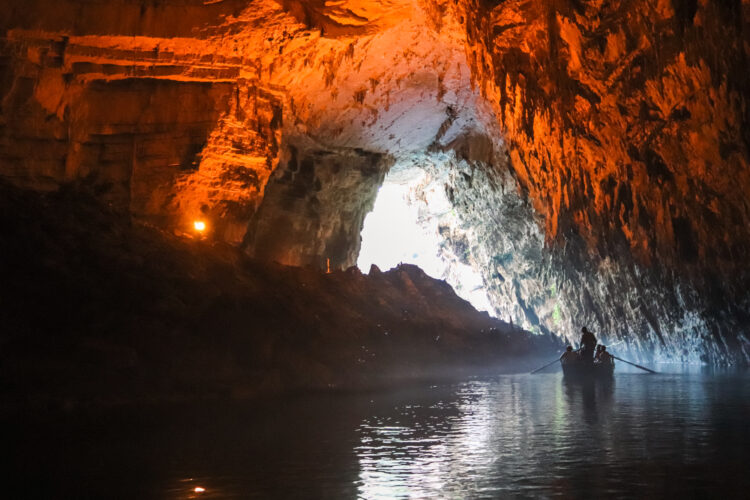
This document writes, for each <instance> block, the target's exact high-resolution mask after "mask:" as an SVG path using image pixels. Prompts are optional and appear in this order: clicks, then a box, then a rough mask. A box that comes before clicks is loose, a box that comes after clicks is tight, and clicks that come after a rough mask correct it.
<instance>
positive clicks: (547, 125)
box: [0, 0, 750, 360]
mask: <svg viewBox="0 0 750 500" xmlns="http://www.w3.org/2000/svg"><path fill="white" fill-rule="evenodd" d="M748 19H750V2H749V1H747V0H742V1H740V0H730V1H727V2H709V1H707V0H692V1H688V0H659V1H647V0H628V1H625V0H622V1H608V2H605V1H601V0H580V1H573V0H546V1H520V0H509V1H503V2H492V1H485V0H481V1H480V0H453V1H442V0H391V1H377V2H376V1H361V0H360V1H346V0H342V1H325V0H312V1H304V0H297V1H287V0H283V1H279V2H273V1H271V0H252V1H251V0H218V1H202V0H163V1H146V0H115V1H110V2H96V1H88V0H61V1H57V2H52V1H48V0H34V1H21V0H10V2H9V5H8V6H7V7H6V8H4V9H3V12H2V13H0V29H2V32H3V35H2V36H3V38H2V40H1V43H2V45H0V76H1V79H0V98H1V99H2V101H1V103H2V111H1V114H0V141H1V142H0V175H2V176H3V177H4V178H5V179H9V180H11V181H13V182H15V183H17V184H19V185H24V186H28V187H32V188H35V189H54V188H56V187H57V186H59V185H61V184H65V183H82V184H86V185H90V186H92V187H93V188H94V189H95V190H96V192H97V193H100V196H101V197H102V198H103V199H104V200H106V201H108V202H109V203H111V204H112V205H113V206H116V207H120V208H122V209H123V210H129V211H130V212H132V213H133V214H134V215H136V216H137V217H139V218H142V219H144V220H149V221H152V222H155V223H158V224H162V225H164V226H165V227H170V228H171V227H174V228H178V229H179V228H187V227H189V224H190V223H191V222H192V221H193V220H194V219H195V218H197V217H200V218H205V219H208V220H209V221H210V224H211V231H212V233H213V237H216V238H221V239H224V240H226V241H229V242H232V243H234V244H238V245H242V246H243V248H245V249H246V250H247V251H248V253H251V254H253V255H256V256H258V257H261V258H266V259H273V260H279V261H282V262H284V263H288V264H295V265H305V264H311V263H312V264H317V265H321V263H322V262H323V261H325V259H333V261H334V264H335V267H346V266H348V265H352V264H353V263H354V262H355V261H356V257H357V253H358V250H359V244H360V242H359V231H360V230H361V227H362V221H363V218H364V216H365V214H366V213H367V212H368V211H369V210H370V209H371V208H372V205H373V202H374V198H375V196H376V194H377V189H378V187H379V185H380V183H382V181H383V178H384V176H385V174H386V173H387V172H388V170H389V169H390V168H391V167H392V166H393V165H394V164H399V162H404V161H417V162H420V164H421V165H423V166H424V168H425V169H426V171H427V172H431V174H430V175H431V176H432V178H433V179H442V180H441V182H443V183H444V185H445V189H446V192H449V193H450V199H451V200H452V201H453V203H454V205H455V209H456V211H457V212H459V214H460V216H461V217H460V218H461V220H460V221H459V222H457V223H456V224H455V226H451V227H448V228H446V229H445V233H446V234H447V235H449V236H448V237H447V238H448V240H447V245H448V246H452V247H453V255H454V256H458V257H456V258H460V259H462V260H463V261H464V262H466V263H469V264H471V265H472V266H474V267H475V268H477V269H480V270H481V272H482V274H483V276H484V279H485V283H486V285H487V288H488V290H489V294H490V296H491V297H493V298H494V300H495V301H496V303H497V304H511V305H507V306H502V307H501V306H499V305H498V313H499V314H500V315H501V317H504V316H506V315H507V317H509V319H515V320H516V321H517V322H519V323H521V324H522V325H524V326H526V327H529V328H533V329H535V330H536V331H538V332H540V333H543V332H556V333H559V334H562V335H565V336H568V337H569V338H572V337H573V336H574V335H575V333H574V332H575V329H576V327H577V325H578V324H579V323H582V322H586V323H588V324H590V325H593V326H594V327H595V328H598V329H601V330H602V331H606V332H608V333H607V335H608V338H610V339H612V340H614V341H618V342H619V341H620V340H624V341H627V343H628V345H629V346H630V348H631V349H632V350H633V352H634V353H635V354H638V353H640V352H646V351H649V352H654V351H656V352H658V353H661V354H663V355H664V356H666V357H670V358H676V359H702V360H705V359H712V360H738V359H739V360H742V359H744V360H747V359H748V355H749V354H750V347H749V344H748V342H749V341H748V336H749V335H750V331H749V330H748V329H749V328H750V326H749V323H750V320H749V319H748V318H749V317H750V311H749V310H748V304H749V303H750V301H749V299H748V292H747V289H748V288H750V287H748V284H749V283H750V280H748V269H747V262H748V257H750V255H749V254H750V250H749V249H750V203H749V202H748V193H750V169H749V168H748V161H749V160H748V158H749V156H750V154H749V149H750V126H748V125H749V122H750V110H748V95H749V93H748V90H749V89H750V86H749V83H750V77H749V76H748V75H749V74H748V72H747V70H746V68H747V63H748V53H749V52H750V39H749V35H748V33H750V25H749V23H748ZM446 179H447V180H446ZM280 228H285V229H284V230H283V231H282V230H280Z"/></svg>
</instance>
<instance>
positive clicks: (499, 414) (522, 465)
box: [3, 368, 750, 499]
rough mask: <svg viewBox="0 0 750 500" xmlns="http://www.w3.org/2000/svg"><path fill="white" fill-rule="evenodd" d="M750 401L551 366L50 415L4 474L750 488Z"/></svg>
mask: <svg viewBox="0 0 750 500" xmlns="http://www.w3.org/2000/svg"><path fill="white" fill-rule="evenodd" d="M618 370H619V368H618ZM749 396H750V376H749V375H748V374H747V373H736V372H735V373H728V372H719V373H710V372H697V373H679V374H661V375H642V374H639V373H618V374H617V377H616V380H615V381H614V382H613V383H604V384H602V383H596V384H589V385H583V384H580V383H578V384H573V383H567V382H566V381H564V380H563V379H562V377H561V375H560V374H546V375H545V374H542V375H534V376H530V375H508V376H499V377H496V378H491V379H483V380H469V381H465V382H460V383H451V384H440V385H432V386H428V385H421V386H420V385H415V386H410V387H407V388H402V389H399V390H391V391H387V392H371V393H366V394H354V395H353V394H338V395H331V394H328V395H317V396H306V397H295V398H285V399H279V400H273V401H265V402H263V403H254V404H241V405H240V404H233V405H226V404H224V405H218V404H208V403H204V404H200V405H187V406H186V405H183V406H181V407H170V408H164V407H160V408H153V409H143V408H141V409H138V410H130V411H124V410H119V411H107V412H98V413H92V412H83V413H82V412H76V413H73V414H69V415H67V416H63V417H61V416H59V415H57V416H54V418H53V417H51V416H35V417H33V418H25V419H24V420H23V422H19V421H17V420H16V421H11V422H5V423H4V425H3V428H4V430H5V431H6V432H5V433H6V434H7V436H6V437H5V438H4V442H6V443H9V446H6V447H5V449H6V450H8V452H9V453H11V454H12V455H11V456H13V457H14V460H13V465H12V466H11V467H6V468H5V469H4V475H6V476H7V477H6V478H5V479H4V483H3V484H4V485H5V487H6V491H7V490H8V488H14V489H16V488H18V489H19V491H20V492H21V494H20V495H16V496H14V497H40V496H46V497H50V498H52V497H55V498H70V497H74V498H81V497H84V498H97V497H101V498H114V497H119V498H126V497H127V498H134V497H138V498H175V499H176V498H357V497H359V498H384V499H385V498H389V499H390V498H435V497H439V498H539V497H544V498H546V497H559V498H602V497H605V496H606V497H607V498H634V497H637V498H664V497H672V498H705V497H709V496H710V497H715V496H723V497H729V498H750V489H748V488H749V487H750V473H748V471H750V467H748V465H747V464H748V460H749V459H750V426H748V422H749V421H750V397H749ZM195 488H204V489H205V492H199V493H196V492H195Z"/></svg>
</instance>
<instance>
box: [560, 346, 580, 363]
mask: <svg viewBox="0 0 750 500" xmlns="http://www.w3.org/2000/svg"><path fill="white" fill-rule="evenodd" d="M577 359H578V355H577V354H576V353H574V352H573V346H572V345H569V346H568V347H566V348H565V352H564V353H562V356H560V361H562V362H563V363H571V362H574V361H575V360H577Z"/></svg>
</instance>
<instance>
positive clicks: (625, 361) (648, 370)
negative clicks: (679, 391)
mask: <svg viewBox="0 0 750 500" xmlns="http://www.w3.org/2000/svg"><path fill="white" fill-rule="evenodd" d="M610 356H612V357H613V358H615V359H617V360H620V361H622V362H623V363H627V364H629V365H633V366H635V367H636V368H640V369H641V370H646V371H647V372H649V373H658V372H655V371H654V370H651V369H650V368H646V367H645V366H641V365H636V364H635V363H631V362H630V361H627V360H624V359H622V358H618V357H617V356H615V355H614V354H610Z"/></svg>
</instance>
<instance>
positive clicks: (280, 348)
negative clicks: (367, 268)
mask: <svg viewBox="0 0 750 500" xmlns="http://www.w3.org/2000/svg"><path fill="white" fill-rule="evenodd" d="M95 199H96V198H95V196H94V195H91V194H89V193H86V192H82V191H81V190H80V189H76V190H75V191H73V190H69V189H62V190H60V191H59V192H54V193H48V194H39V193H32V192H28V191H24V190H20V189H17V188H13V187H10V186H8V185H0V223H2V231H3V237H2V238H0V275H1V276H2V279H1V280H0V283H2V285H0V300H1V301H2V304H3V307H1V308H0V324H2V325H3V328H2V330H1V332H2V333H1V335H2V337H1V339H0V342H1V344H0V345H2V349H0V377H2V380H3V381H4V384H3V389H2V395H0V397H1V398H2V399H3V401H4V405H5V406H6V407H9V406H10V407H14V406H17V405H20V406H27V405H32V406H34V405H42V406H46V405H53V406H54V405H58V404H62V405H65V406H71V405H80V404H95V405H99V404H118V403H132V402H138V403H141V402H147V401H165V400H168V401H173V400H185V399H196V398H252V397H257V396H260V395H268V394H276V393H280V392H286V391H295V390H318V389H322V390H336V389H344V390H346V389H359V388H373V387H378V386H382V385H385V384H389V383H393V382H395V381H403V380H406V379H417V378H420V379H421V378H435V377H451V376H455V375H457V374H460V375H462V376H464V375H467V374H476V373H486V372H487V371H488V370H489V371H493V372H494V371H509V370H514V369H520V368H524V369H526V368H530V367H531V366H533V365H534V363H536V362H537V359H536V358H538V357H543V356H550V355H552V356H554V352H557V350H558V349H559V348H560V345H559V341H557V340H554V339H553V338H552V337H550V336H535V335H531V334H530V333H528V332H526V331H523V330H521V329H520V328H517V327H515V328H514V327H513V326H512V325H509V324H507V323H504V322H502V321H498V320H495V319H492V318H490V317H489V316H488V315H487V314H486V313H479V312H477V311H476V310H474V309H473V308H472V307H471V306H470V305H469V304H468V303H467V302H465V301H464V300H462V299H460V298H459V297H458V296H456V294H455V293H454V292H453V290H452V289H451V287H450V286H448V285H447V284H446V283H444V282H442V281H437V280H434V279H432V278H430V277H429V276H427V275H425V274H424V273H423V272H422V271H421V270H420V269H419V268H417V267H414V266H409V265H402V266H400V267H398V268H396V269H393V270H391V271H388V272H382V273H381V272H377V271H375V270H373V272H371V273H370V274H369V275H362V274H361V273H360V272H359V271H357V270H356V269H351V270H348V271H338V272H333V273H331V274H325V273H323V272H321V271H319V270H317V269H313V268H299V267H286V266H282V265H278V264H268V263H260V262H258V261H255V260H252V259H250V258H248V257H247V256H246V255H244V254H243V253H242V252H241V251H239V250H238V249H236V248H235V247H232V246H230V245H226V244H223V243H215V242H211V241H208V240H201V239H198V238H194V237H191V236H190V235H185V234H182V235H180V234H174V233H165V232H163V231H161V230H158V229H155V228H152V227H150V226H147V225H144V224H141V223H138V222H135V221H134V220H133V219H132V218H131V216H130V215H128V214H124V213H121V212H118V211H115V210H112V209H110V208H108V207H103V206H102V205H101V204H100V202H98V201H95Z"/></svg>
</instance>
